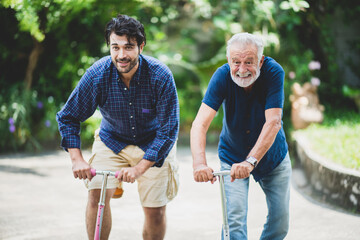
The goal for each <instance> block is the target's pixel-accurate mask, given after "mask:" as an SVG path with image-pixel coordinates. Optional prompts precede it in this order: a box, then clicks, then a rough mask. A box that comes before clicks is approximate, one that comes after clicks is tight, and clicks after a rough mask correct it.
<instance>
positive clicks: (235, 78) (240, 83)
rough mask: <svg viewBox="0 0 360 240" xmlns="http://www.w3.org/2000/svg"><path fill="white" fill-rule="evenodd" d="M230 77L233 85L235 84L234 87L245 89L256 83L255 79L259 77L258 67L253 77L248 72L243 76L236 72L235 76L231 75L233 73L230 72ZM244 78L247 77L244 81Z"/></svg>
mask: <svg viewBox="0 0 360 240" xmlns="http://www.w3.org/2000/svg"><path fill="white" fill-rule="evenodd" d="M230 75H231V79H232V80H233V81H234V83H236V85H238V86H239V87H243V88H246V87H249V86H250V85H251V84H253V83H254V82H255V81H256V79H258V77H259V76H260V68H259V66H257V68H256V74H255V76H254V75H252V73H251V72H250V71H248V72H246V73H245V74H241V73H239V71H237V72H236V73H235V75H234V74H233V72H231V71H230ZM249 75H250V76H249ZM246 76H249V77H247V78H245V79H244V77H246Z"/></svg>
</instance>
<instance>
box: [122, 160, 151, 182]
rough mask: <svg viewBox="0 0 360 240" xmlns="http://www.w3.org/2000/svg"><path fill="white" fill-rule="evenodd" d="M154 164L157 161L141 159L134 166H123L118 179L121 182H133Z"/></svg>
mask: <svg viewBox="0 0 360 240" xmlns="http://www.w3.org/2000/svg"><path fill="white" fill-rule="evenodd" d="M154 164H155V162H153V161H149V160H146V159H141V161H140V162H138V164H136V166H134V167H129V168H122V169H121V170H120V173H119V175H118V177H117V179H118V180H119V182H129V183H133V182H135V180H136V179H137V178H139V177H141V175H143V174H144V173H145V172H146V171H147V170H148V169H149V168H150V167H152V166H153V165H154Z"/></svg>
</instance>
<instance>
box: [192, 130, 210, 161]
mask: <svg viewBox="0 0 360 240" xmlns="http://www.w3.org/2000/svg"><path fill="white" fill-rule="evenodd" d="M190 147H191V153H192V156H193V168H196V167H197V166H199V165H206V164H207V163H206V156H205V148H206V129H205V128H204V127H203V126H201V125H199V124H196V123H195V124H193V126H192V128H191V131H190Z"/></svg>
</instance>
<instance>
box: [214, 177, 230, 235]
mask: <svg viewBox="0 0 360 240" xmlns="http://www.w3.org/2000/svg"><path fill="white" fill-rule="evenodd" d="M213 175H214V176H215V177H219V183H220V194H221V208H222V214H223V226H222V229H223V237H224V240H230V235H229V223H228V216H227V209H226V196H225V187H224V176H225V175H230V171H217V172H213Z"/></svg>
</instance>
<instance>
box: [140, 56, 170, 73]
mask: <svg viewBox="0 0 360 240" xmlns="http://www.w3.org/2000/svg"><path fill="white" fill-rule="evenodd" d="M141 58H142V61H143V62H142V67H147V68H148V71H149V73H150V75H152V76H158V77H159V76H160V75H172V72H171V70H170V68H169V67H168V66H167V65H166V64H165V63H163V62H161V61H160V60H159V59H156V58H154V57H151V56H147V55H141Z"/></svg>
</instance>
